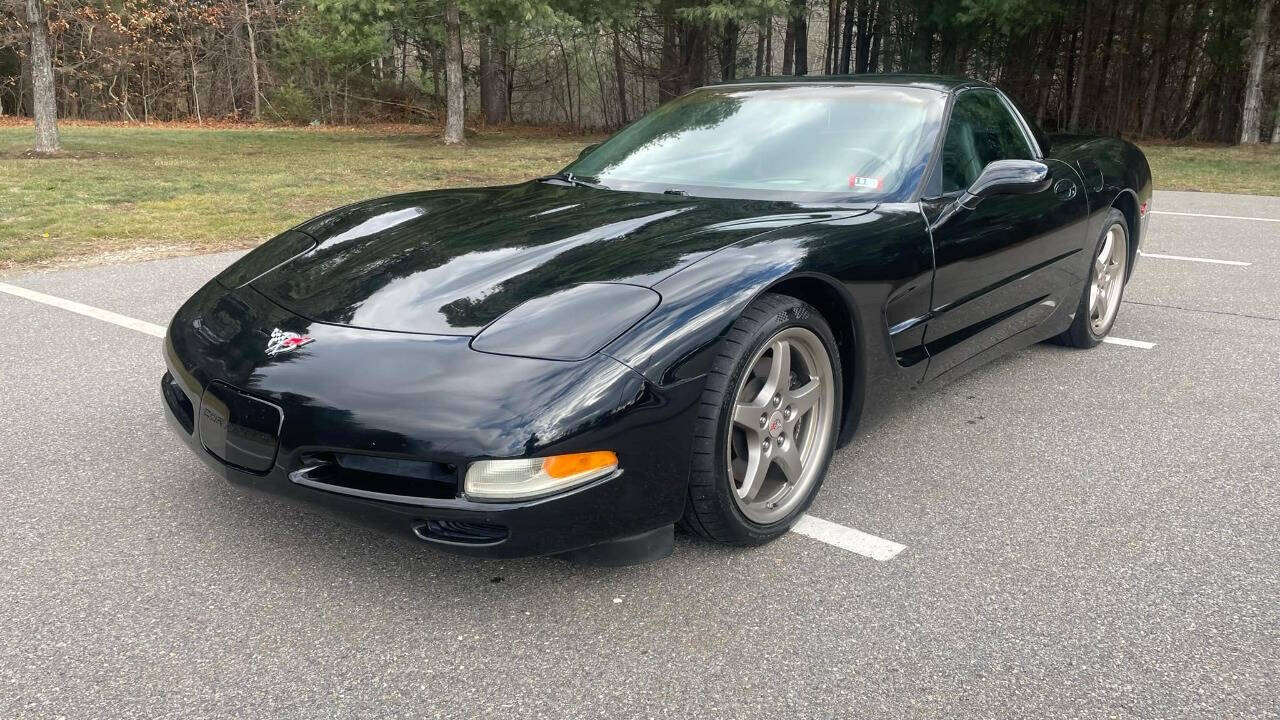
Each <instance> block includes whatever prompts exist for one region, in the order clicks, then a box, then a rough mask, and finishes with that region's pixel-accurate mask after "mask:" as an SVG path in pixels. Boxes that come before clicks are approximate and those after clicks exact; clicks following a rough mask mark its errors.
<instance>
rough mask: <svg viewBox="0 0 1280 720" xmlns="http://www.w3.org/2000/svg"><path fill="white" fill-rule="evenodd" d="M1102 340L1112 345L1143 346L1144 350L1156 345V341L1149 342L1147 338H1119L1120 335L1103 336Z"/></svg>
mask: <svg viewBox="0 0 1280 720" xmlns="http://www.w3.org/2000/svg"><path fill="white" fill-rule="evenodd" d="M1102 342H1104V343H1111V344H1112V345H1123V346H1125V347H1135V348H1142V349H1143V350H1150V349H1151V348H1153V347H1155V346H1156V344H1155V343H1153V342H1147V341H1145V340H1129V339H1128V338H1118V337H1111V336H1107V337H1104V338H1102Z"/></svg>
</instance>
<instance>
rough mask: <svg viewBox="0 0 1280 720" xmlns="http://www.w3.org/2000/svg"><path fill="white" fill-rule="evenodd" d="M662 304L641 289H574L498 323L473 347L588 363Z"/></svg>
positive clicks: (516, 311) (535, 301)
mask: <svg viewBox="0 0 1280 720" xmlns="http://www.w3.org/2000/svg"><path fill="white" fill-rule="evenodd" d="M661 299H662V298H661V296H660V295H658V293H656V292H654V291H653V290H650V289H649V288H645V287H640V286H638V285H620V284H616V283H583V284H581V285H574V286H572V287H569V288H566V289H564V290H561V291H559V292H554V293H551V294H550V295H544V296H542V297H540V298H534V299H533V300H530V301H528V302H526V303H523V304H521V305H519V306H517V307H516V308H515V309H513V310H511V311H510V312H508V313H507V314H505V315H503V316H502V317H500V318H498V319H497V320H494V321H493V322H492V323H490V325H489V326H488V327H486V328H485V329H484V330H482V331H480V334H479V335H476V337H475V339H474V340H472V341H471V348H472V349H473V350H479V351H480V352H486V353H494V354H497V355H516V356H519V357H528V358H541V359H543V360H585V359H586V358H589V357H591V356H592V355H594V354H596V352H597V351H598V350H600V349H601V348H603V347H604V346H606V345H608V344H609V343H611V342H613V341H614V340H615V339H616V338H617V337H618V336H619V335H621V334H622V333H624V332H626V331H627V330H628V329H629V328H630V327H631V326H632V325H635V324H636V323H637V322H640V319H641V318H643V317H644V316H645V315H648V314H649V312H650V311H652V310H653V309H654V308H655V307H657V306H658V301H659V300H661Z"/></svg>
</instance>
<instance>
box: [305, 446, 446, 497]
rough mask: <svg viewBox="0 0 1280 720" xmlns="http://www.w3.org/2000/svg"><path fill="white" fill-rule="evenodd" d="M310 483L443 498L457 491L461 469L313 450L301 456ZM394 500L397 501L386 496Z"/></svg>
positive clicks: (337, 488) (358, 492)
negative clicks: (308, 469)
mask: <svg viewBox="0 0 1280 720" xmlns="http://www.w3.org/2000/svg"><path fill="white" fill-rule="evenodd" d="M302 467H303V468H310V469H311V470H310V472H307V473H306V474H305V479H306V480H307V481H308V482H307V484H310V485H315V484H321V485H324V486H326V487H325V489H327V490H332V491H333V492H343V490H349V491H352V492H351V493H350V494H352V495H364V496H366V497H371V495H369V494H370V493H373V494H376V495H389V496H397V497H402V498H406V499H409V500H411V499H415V498H419V499H434V500H443V499H448V498H453V497H456V496H457V494H458V468H457V466H455V465H453V464H450V463H437V462H428V461H423V460H401V459H398V458H384V457H377V456H375V455H357V454H354V453H312V454H308V455H307V456H305V457H304V458H303V459H302ZM387 499H389V500H390V501H392V502H395V500H393V499H390V498H387Z"/></svg>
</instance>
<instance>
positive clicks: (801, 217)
mask: <svg viewBox="0 0 1280 720" xmlns="http://www.w3.org/2000/svg"><path fill="white" fill-rule="evenodd" d="M866 211H867V208H866V207H862V208H854V207H850V206H844V207H843V208H838V209H833V208H831V207H829V206H825V207H822V208H818V207H809V206H801V205H797V204H794V203H783V202H759V201H744V200H728V199H719V198H695V197H686V196H677V195H657V194H648V193H629V192H611V191H607V190H596V189H591V188H584V187H572V186H560V185H558V184H554V183H551V182H531V183H525V184H522V185H516V186H509V187H498V188H477V189H468V190H442V191H431V192H420V193H410V194H406V195H396V196H392V197H387V198H381V199H377V200H371V201H368V202H363V203H359V204H356V205H350V206H347V207H344V208H340V209H338V210H335V211H333V212H331V213H328V214H326V215H322V216H320V217H318V218H316V219H314V220H311V221H309V222H306V223H303V224H302V225H300V226H298V227H297V228H296V231H297V232H300V233H305V235H307V236H310V238H313V239H314V240H315V243H314V246H313V247H310V248H309V249H304V251H303V252H301V254H298V255H297V256H295V257H292V258H291V259H289V258H287V256H286V258H285V261H284V262H282V263H280V264H279V265H276V266H275V267H274V268H270V267H266V268H261V270H262V274H259V275H256V277H254V278H253V279H252V281H251V282H250V283H249V284H250V286H251V287H252V288H253V289H255V290H257V291H258V292H260V293H262V294H263V295H265V296H267V297H268V298H270V299H271V300H273V301H274V302H276V303H277V304H279V305H281V306H283V307H284V308H286V309H288V310H290V311H292V312H294V313H297V314H298V315H301V316H303V317H306V318H309V319H311V320H315V321H319V322H325V323H331V324H336V325H347V326H352V327H360V328H367V329H373V330H392V331H399V332H414V333H429V334H440V335H474V334H475V333H477V332H479V331H480V330H481V329H482V328H483V327H484V326H485V325H487V324H489V323H490V322H492V321H493V320H495V319H497V318H498V317H499V316H501V315H502V314H504V313H506V312H507V311H509V310H511V309H512V308H514V307H516V306H518V305H520V304H521V303H523V302H525V301H527V300H531V299H533V298H537V297H541V296H544V295H548V294H550V293H553V292H556V291H559V290H563V289H565V288H567V287H569V286H572V285H577V284H580V283H586V282H615V283H627V284H633V285H641V286H645V287H651V286H652V285H654V284H655V283H657V282H658V281H660V280H662V279H663V278H665V277H667V276H669V275H671V274H672V273H674V272H677V271H678V270H680V269H681V268H683V267H686V266H687V265H689V264H690V263H693V262H696V261H697V260H699V259H701V258H703V257H706V256H707V255H708V254H710V253H712V252H715V251H716V250H717V249H720V248H722V247H725V246H727V245H730V244H732V243H735V242H737V241H739V240H742V239H745V238H747V237H751V236H755V235H759V234H761V233H765V232H776V231H778V230H779V229H784V228H788V227H794V226H797V225H802V224H805V223H808V222H813V221H815V220H820V219H824V218H830V217H831V216H832V215H833V214H844V215H847V214H857V213H862V212H866ZM293 237H294V238H295V239H296V238H297V237H298V236H297V235H296V234H294V235H293ZM277 241H279V242H281V243H283V242H285V236H282V238H280V239H277V240H273V241H271V242H272V243H275V242H277ZM295 241H296V240H295ZM268 245H270V243H268ZM306 245H307V246H311V245H312V243H311V242H307V243H306ZM264 249H266V250H268V252H267V253H266V255H267V256H270V255H271V253H270V252H269V248H267V246H264ZM276 255H279V252H278V251H277V253H276ZM251 258H252V255H250V256H247V257H246V258H245V259H244V261H242V262H246V261H248V262H252V260H251ZM233 269H234V267H233ZM245 270H246V269H245V268H242V269H240V272H241V273H242V274H246V275H248V276H252V275H255V274H256V272H258V269H256V268H248V269H247V270H249V272H245Z"/></svg>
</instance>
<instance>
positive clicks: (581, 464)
mask: <svg viewBox="0 0 1280 720" xmlns="http://www.w3.org/2000/svg"><path fill="white" fill-rule="evenodd" d="M617 466H618V456H617V455H615V454H614V453H613V452H612V451H609V450H597V451H595V452H584V453H573V454H572V455H553V456H552V457H549V458H546V459H544V460H543V461H542V471H543V472H545V473H546V474H547V475H550V476H551V477H553V478H556V479H557V480H559V479H563V478H569V477H573V476H574V475H581V474H582V473H588V472H591V471H593V470H601V469H604V468H608V469H610V470H612V469H613V468H615V467H617Z"/></svg>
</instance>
